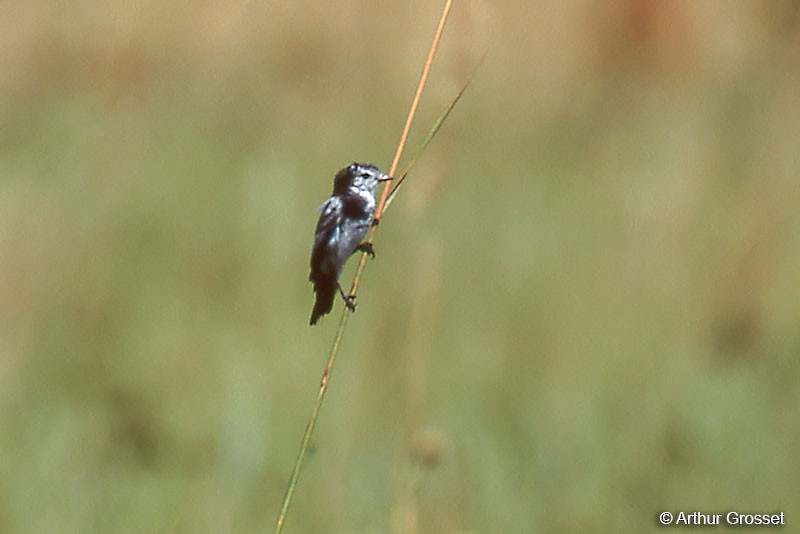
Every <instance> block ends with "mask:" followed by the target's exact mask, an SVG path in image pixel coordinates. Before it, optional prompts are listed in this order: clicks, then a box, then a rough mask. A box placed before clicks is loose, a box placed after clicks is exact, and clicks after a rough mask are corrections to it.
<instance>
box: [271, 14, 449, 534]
mask: <svg viewBox="0 0 800 534" xmlns="http://www.w3.org/2000/svg"><path fill="white" fill-rule="evenodd" d="M452 3H453V0H447V1H446V3H445V6H444V9H443V10H442V15H441V17H440V19H439V26H438V27H437V29H436V34H435V35H434V38H433V43H432V44H431V48H430V51H429V52H428V57H427V59H426V60H425V65H424V67H423V69H422V74H421V75H420V79H419V83H418V84H417V90H416V92H415V94H414V99H413V100H412V103H411V109H410V111H409V113H408V118H407V119H406V123H405V126H404V127H403V133H402V135H401V136H400V142H399V143H398V145H397V150H396V151H395V156H394V160H393V161H392V168H391V170H390V172H389V174H390V175H393V174H394V172H395V171H396V170H397V165H398V163H399V162H400V156H401V155H402V153H403V147H404V146H405V142H406V138H407V137H408V132H409V130H410V129H411V123H412V122H413V120H414V115H415V114H416V111H417V106H418V104H419V99H420V96H421V95H422V89H423V87H424V86H425V81H426V80H427V77H428V72H429V71H430V67H431V63H432V61H433V57H434V55H435V54H436V49H437V47H438V45H439V39H440V38H441V36H442V31H443V30H444V25H445V22H446V21H447V15H448V14H449V12H450V7H451V5H452ZM388 194H389V185H388V184H387V185H386V186H384V188H383V192H382V194H381V199H380V201H379V202H378V206H377V209H376V214H375V219H376V220H380V215H381V213H382V212H383V206H384V203H385V202H386V198H387V196H388ZM375 228H376V226H373V227H372V228H371V229H370V231H369V233H368V235H367V240H369V239H371V238H372V235H373V234H374V233H375ZM366 256H367V255H366V253H362V254H361V257H360V258H359V262H358V267H357V268H356V274H355V277H354V279H353V286H352V288H351V290H350V294H351V295H355V291H356V288H357V287H358V281H359V280H360V278H361V273H362V271H363V269H364V265H365V263H366ZM350 313H352V312H351V310H350V308H348V307H347V306H345V307H344V311H343V312H342V318H341V320H340V321H339V327H338V328H337V330H336V335H335V336H334V338H333V345H331V351H330V354H329V356H328V364H327V365H326V366H325V372H324V373H323V374H322V380H321V381H320V385H319V392H318V393H317V399H316V401H314V406H313V408H312V409H311V414H310V415H309V418H308V423H306V430H305V432H304V433H303V439H302V440H301V442H300V450H299V451H298V453H297V459H296V460H295V462H294V467H293V468H292V474H291V476H290V477H289V485H288V487H287V488H286V494H285V495H284V497H283V502H282V504H281V510H280V513H279V514H278V520H277V522H276V524H275V533H276V534H280V533H281V532H283V527H284V525H285V524H286V516H287V514H288V513H289V505H290V504H291V502H292V497H293V496H294V491H295V489H296V488H297V482H298V480H299V478H300V470H301V468H302V466H303V460H304V459H305V456H306V452H307V451H308V445H309V443H310V442H311V435H312V434H313V432H314V426H315V425H316V423H317V418H318V417H319V412H320V409H321V408H322V401H323V399H324V398H325V392H326V391H327V390H328V383H329V381H330V377H331V373H332V371H333V364H334V362H335V361H336V355H337V354H338V353H339V347H340V346H341V342H342V338H343V336H344V331H345V327H346V326H347V319H348V318H349V317H350Z"/></svg>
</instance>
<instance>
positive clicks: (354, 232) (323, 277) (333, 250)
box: [308, 163, 392, 325]
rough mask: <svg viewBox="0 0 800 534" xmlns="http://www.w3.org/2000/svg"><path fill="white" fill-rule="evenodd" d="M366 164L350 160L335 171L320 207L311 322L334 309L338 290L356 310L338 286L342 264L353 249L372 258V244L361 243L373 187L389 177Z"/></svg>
mask: <svg viewBox="0 0 800 534" xmlns="http://www.w3.org/2000/svg"><path fill="white" fill-rule="evenodd" d="M391 179H392V178H391V176H389V175H387V174H384V173H382V172H381V171H380V170H379V169H378V168H377V167H376V166H374V165H370V164H369V163H351V164H350V165H348V166H347V167H345V168H344V169H342V170H340V171H339V172H337V173H336V176H335V177H334V179H333V195H331V198H329V199H328V200H326V201H325V203H324V204H323V205H322V206H321V207H320V209H319V210H320V212H321V213H320V216H319V221H317V229H316V230H315V232H314V246H313V247H312V249H311V274H310V275H309V277H308V279H309V281H311V282H313V283H314V292H315V293H316V301H315V302H314V309H313V311H312V312H311V321H310V323H311V324H312V325H314V324H317V321H318V320H319V318H320V317H322V316H323V315H325V314H327V313H329V312H330V311H331V309H332V308H333V300H334V298H335V297H336V292H337V290H338V291H339V294H341V295H342V298H343V299H344V302H345V305H346V306H347V307H348V308H350V309H351V310H355V303H354V302H353V298H352V297H348V296H345V294H344V291H343V290H342V286H341V285H339V276H341V274H342V269H343V268H344V264H345V263H346V262H347V260H348V258H350V256H351V255H352V254H353V253H354V252H355V251H356V250H361V251H362V252H366V253H368V254H369V255H370V256H372V257H374V256H375V252H374V251H373V250H372V244H371V243H362V242H361V240H362V239H364V236H365V235H367V230H369V227H370V224H372V220H373V217H374V216H375V188H376V187H377V186H378V183H380V182H385V181H387V180H391Z"/></svg>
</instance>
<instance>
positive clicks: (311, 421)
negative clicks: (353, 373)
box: [275, 306, 350, 534]
mask: <svg viewBox="0 0 800 534" xmlns="http://www.w3.org/2000/svg"><path fill="white" fill-rule="evenodd" d="M349 317H350V309H349V308H348V307H347V306H345V313H343V314H342V318H341V319H340V320H339V327H338V328H337V329H336V335H335V336H334V338H333V345H332V346H331V352H330V357H329V358H328V365H327V366H325V372H324V373H323V374H322V380H321V381H320V384H319V392H318V393H317V399H316V400H315V401H314V406H313V407H312V408H311V415H310V416H309V418H308V423H307V424H306V431H305V432H304V433H303V439H302V440H301V441H300V450H299V451H298V453H297V459H296V460H295V461H294V467H293V468H292V476H291V478H290V479H289V486H288V487H287V488H286V495H284V497H283V504H282V505H281V511H280V514H278V521H277V523H276V524H275V533H276V534H279V533H280V532H281V531H283V525H284V523H285V522H286V515H287V514H288V512H289V504H290V503H291V502H292V496H293V495H294V490H295V488H296V487H297V481H298V480H299V479H300V468H301V467H302V465H303V460H304V459H305V457H306V452H307V451H308V445H309V443H311V434H313V433H314V426H315V425H316V423H317V417H318V416H319V410H320V408H322V400H323V399H324V398H325V392H326V391H328V381H329V380H330V378H331V372H332V371H333V364H334V362H335V361H336V355H337V354H338V353H339V346H340V345H341V343H342V338H343V337H344V330H345V326H346V325H347V319H348V318H349Z"/></svg>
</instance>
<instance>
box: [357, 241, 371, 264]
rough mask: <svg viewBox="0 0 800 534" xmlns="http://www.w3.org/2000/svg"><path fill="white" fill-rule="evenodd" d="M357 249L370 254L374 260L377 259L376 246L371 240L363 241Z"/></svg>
mask: <svg viewBox="0 0 800 534" xmlns="http://www.w3.org/2000/svg"><path fill="white" fill-rule="evenodd" d="M356 250H359V251H361V252H365V253H367V254H369V257H370V258H372V259H373V260H374V259H375V248H374V247H373V246H372V243H369V242H364V243H361V244H360V245H358V246H357V247H356Z"/></svg>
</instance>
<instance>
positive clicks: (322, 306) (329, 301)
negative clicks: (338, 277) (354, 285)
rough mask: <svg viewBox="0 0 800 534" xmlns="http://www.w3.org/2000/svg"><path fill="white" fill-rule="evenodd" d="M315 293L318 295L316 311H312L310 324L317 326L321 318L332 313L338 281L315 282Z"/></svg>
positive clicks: (315, 305)
mask: <svg viewBox="0 0 800 534" xmlns="http://www.w3.org/2000/svg"><path fill="white" fill-rule="evenodd" d="M314 291H315V292H316V294H317V300H316V301H315V302H314V309H313V310H312V311H311V321H310V324H312V325H315V324H317V321H318V320H319V318H320V317H322V316H323V315H325V314H327V313H330V311H331V310H332V309H333V300H334V299H335V298H336V291H337V288H336V281H335V280H315V281H314Z"/></svg>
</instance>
